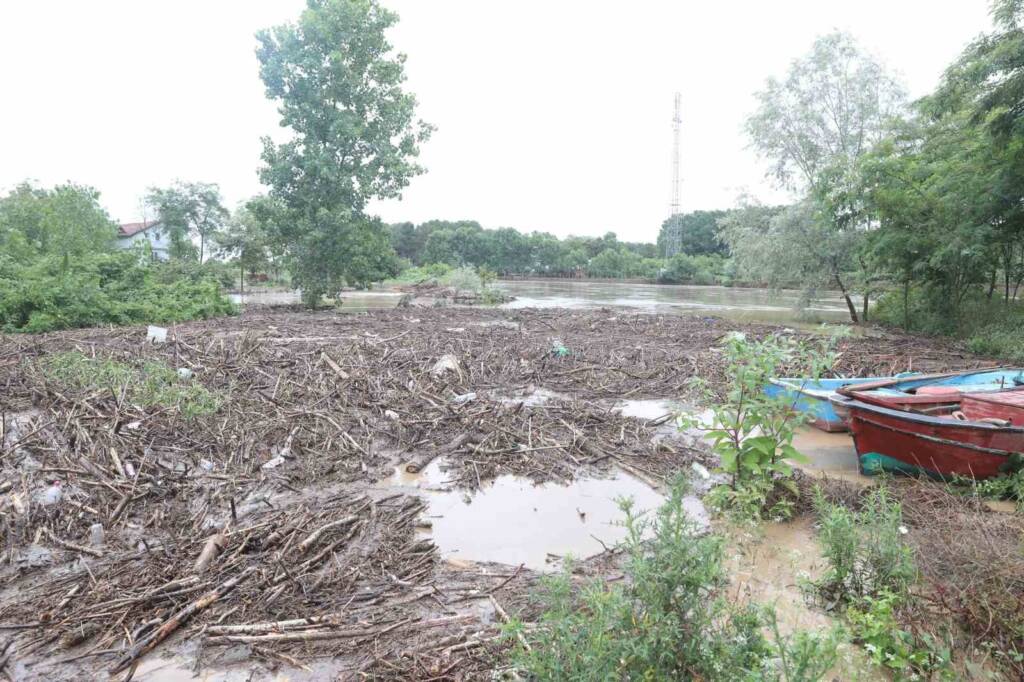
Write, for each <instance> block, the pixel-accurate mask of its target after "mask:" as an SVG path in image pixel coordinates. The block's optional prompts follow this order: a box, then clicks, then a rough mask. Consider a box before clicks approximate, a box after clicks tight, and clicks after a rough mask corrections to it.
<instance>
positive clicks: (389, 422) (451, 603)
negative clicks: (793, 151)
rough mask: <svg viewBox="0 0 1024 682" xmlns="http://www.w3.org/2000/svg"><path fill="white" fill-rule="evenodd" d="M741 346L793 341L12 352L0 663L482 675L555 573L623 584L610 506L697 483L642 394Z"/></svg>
mask: <svg viewBox="0 0 1024 682" xmlns="http://www.w3.org/2000/svg"><path fill="white" fill-rule="evenodd" d="M735 332H741V333H743V334H747V335H749V336H751V337H758V336H762V335H765V334H769V333H778V332H781V333H787V334H799V332H794V331H792V330H788V331H787V330H786V329H785V328H782V327H777V326H770V325H760V324H741V323H737V322H735V321H729V320H724V319H721V318H715V317H698V316H678V315H654V314H637V313H635V312H633V311H630V310H628V309H615V310H577V311H566V310H557V311H556V310H502V309H494V308H456V307H447V308H402V309H395V310H389V311H375V312H372V313H369V314H359V315H346V314H338V313H337V312H334V311H323V312H316V313H307V312H293V311H279V310H267V309H258V308H253V309H249V310H247V311H246V312H244V313H243V314H242V315H240V316H238V317H234V318H227V319H219V320H211V321H206V322H193V323H186V324H182V325H177V326H175V327H173V328H172V329H170V331H169V335H168V342H167V343H165V344H161V345H148V344H147V343H145V337H146V330H145V328H140V327H128V328H120V329H114V330H109V329H83V330H75V331H69V332H64V333H57V334H47V335H40V336H33V337H24V336H17V337H10V338H6V339H4V342H3V345H2V348H3V350H2V351H0V381H3V382H4V385H5V386H6V387H7V388H6V392H5V396H4V403H3V411H4V420H3V423H4V428H3V448H4V450H3V451H4V455H5V456H4V457H3V458H2V459H0V491H2V492H0V507H2V509H3V512H4V514H5V516H6V517H7V518H8V519H9V525H8V531H7V535H6V537H7V545H6V547H5V550H4V554H3V557H2V566H0V576H2V580H3V584H4V588H3V589H2V591H0V623H3V624H5V625H7V626H12V627H10V628H9V632H10V633H11V635H12V636H13V639H12V643H11V644H10V646H9V649H8V653H7V656H8V659H7V661H6V664H7V665H8V666H9V670H10V671H13V674H14V676H15V679H27V680H43V679H46V680H72V679H80V678H81V677H83V676H85V677H96V676H100V675H105V674H106V672H105V671H106V670H108V669H111V668H117V669H119V670H126V669H129V668H131V667H132V666H133V665H134V664H135V662H136V661H139V662H140V664H139V669H138V671H137V673H138V674H137V679H141V680H146V679H160V677H159V675H160V674H164V675H169V674H185V671H186V670H192V669H200V670H202V671H204V672H212V673H217V674H223V675H225V676H226V677H228V678H229V679H230V678H231V676H232V675H242V674H243V671H245V673H246V674H247V673H248V672H249V671H255V673H254V674H255V675H256V679H269V678H271V676H272V674H275V673H272V671H275V670H276V671H277V673H276V674H282V672H283V673H284V674H287V675H288V676H289V678H290V679H321V678H322V677H324V676H330V675H342V676H345V677H356V676H359V675H369V676H373V677H378V678H384V679H433V678H437V677H446V676H447V677H463V678H472V679H485V678H488V676H489V675H490V671H491V670H492V669H493V668H494V667H495V666H499V667H500V666H501V665H502V661H504V660H505V659H504V656H505V651H506V647H507V644H506V643H505V640H503V639H502V638H501V637H500V629H501V626H502V624H503V621H504V619H505V618H506V614H507V616H509V617H515V618H520V619H522V620H523V621H525V622H527V623H531V622H535V621H536V618H537V616H538V610H537V609H538V607H537V604H536V603H535V602H534V601H533V598H532V595H533V594H534V593H535V592H536V586H537V584H538V581H539V580H540V578H541V577H542V576H543V575H544V574H546V573H548V572H551V571H555V570H558V569H559V568H560V567H561V566H562V564H563V560H564V558H565V556H566V555H567V554H574V555H576V556H577V557H579V558H580V559H582V561H581V563H580V564H579V565H578V568H577V569H576V571H577V573H576V575H577V576H579V577H585V576H592V577H602V578H604V579H607V580H616V579H618V578H616V576H619V577H621V575H622V567H621V565H620V564H619V555H618V554H617V553H616V551H615V550H614V544H615V542H616V540H617V539H619V538H620V536H618V535H616V533H617V532H619V530H621V529H619V530H616V527H615V526H613V525H611V522H612V521H614V520H616V514H617V512H616V510H615V505H614V503H613V502H612V501H611V498H613V497H614V496H616V495H618V494H621V493H623V492H625V493H628V494H630V495H632V496H633V497H634V498H636V499H637V500H638V501H639V503H640V504H641V505H642V507H643V508H648V509H649V508H652V507H653V506H656V505H657V504H659V502H660V500H661V499H662V496H663V494H664V491H665V486H666V482H667V481H668V480H670V479H671V478H672V477H674V476H675V475H676V474H678V473H679V472H681V471H683V472H688V471H689V472H693V471H699V468H704V469H713V468H714V467H715V460H714V458H713V457H712V456H711V454H710V452H709V451H708V449H707V447H706V445H704V444H703V443H702V442H701V441H699V440H697V439H695V438H693V437H692V436H688V435H687V434H685V433H683V434H680V433H678V432H676V431H675V429H674V428H672V426H671V424H669V423H667V418H668V417H670V416H671V413H672V411H673V409H672V408H670V409H669V410H668V411H662V412H661V413H660V414H657V415H655V414H653V413H652V412H651V410H652V409H655V408H652V407H651V403H650V401H661V400H665V399H673V400H675V401H677V402H676V403H675V404H676V405H677V406H678V405H683V404H685V403H684V402H678V401H685V400H686V399H687V397H688V395H687V386H688V382H689V380H690V379H691V378H693V377H695V376H700V377H704V378H706V379H708V380H709V381H711V382H712V383H717V384H718V385H724V383H725V381H726V380H727V377H725V376H724V365H723V361H722V355H721V353H720V351H719V348H720V346H721V344H722V343H723V342H724V340H725V339H726V338H727V337H728V336H729V335H730V334H733V333H735ZM839 343H840V346H839V351H840V352H839V356H838V361H837V364H836V367H835V370H836V371H837V372H840V373H843V374H848V375H870V374H891V373H894V372H899V371H907V370H917V371H933V370H946V369H961V368H967V367H974V366H977V365H978V364H979V363H980V362H981V361H980V359H979V358H977V357H974V356H970V355H968V354H965V353H963V352H961V351H960V350H958V349H956V348H955V347H952V346H948V345H945V344H941V343H937V342H932V341H928V340H922V339H916V338H913V337H908V336H902V335H884V336H881V337H878V338H870V339H867V338H857V337H851V338H846V339H843V340H841V341H840V342H839ZM55 359H57V360H55ZM55 363H56V364H55ZM156 368H163V369H162V370H160V371H157V369H156ZM164 370H166V372H170V373H171V374H172V375H174V374H179V375H180V376H181V377H182V378H181V379H180V381H181V382H183V383H180V384H179V383H175V382H174V380H168V381H167V382H166V383H160V382H162V381H165V380H164V379H162V378H161V377H163V376H164ZM111 377H113V378H114V379H113V380H114V381H115V383H113V384H111V383H110V381H111ZM694 465H699V468H695V466H694ZM696 478H697V479H699V476H698V477H696ZM688 504H689V505H690V507H688V509H690V510H691V512H692V514H693V515H694V518H695V520H698V521H701V520H702V519H703V521H701V522H702V523H707V518H706V512H704V511H703V509H702V506H701V504H700V501H699V498H698V497H695V498H694V499H693V500H692V502H690V503H688ZM97 526H102V530H98V529H97ZM97 533H98V534H99V537H98V538H97ZM796 617H798V618H803V617H804V616H803V615H801V614H796ZM126 632H127V633H128V634H130V635H131V637H130V638H126V634H125V633H126ZM164 635H168V638H167V641H162V639H163V636H164ZM150 648H152V649H153V650H152V652H151V653H150V652H149V649H150ZM168 656H169V657H170V658H169V659H168V658H167V657H168ZM161 671H163V672H161ZM147 675H152V677H149V678H147ZM164 679H166V677H165V678H164Z"/></svg>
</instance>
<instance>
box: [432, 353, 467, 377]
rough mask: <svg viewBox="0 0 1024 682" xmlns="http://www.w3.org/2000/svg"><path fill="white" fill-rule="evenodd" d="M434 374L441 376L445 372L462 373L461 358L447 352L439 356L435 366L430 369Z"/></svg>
mask: <svg viewBox="0 0 1024 682" xmlns="http://www.w3.org/2000/svg"><path fill="white" fill-rule="evenodd" d="M430 371H431V373H433V375H434V376H437V377H439V376H441V375H442V374H444V373H445V372H455V373H456V374H459V375H461V374H462V367H461V366H460V365H459V359H458V358H457V357H455V356H454V355H452V354H451V353H447V354H445V355H442V356H441V357H440V358H438V360H437V362H435V363H434V368H433V369H432V370H430Z"/></svg>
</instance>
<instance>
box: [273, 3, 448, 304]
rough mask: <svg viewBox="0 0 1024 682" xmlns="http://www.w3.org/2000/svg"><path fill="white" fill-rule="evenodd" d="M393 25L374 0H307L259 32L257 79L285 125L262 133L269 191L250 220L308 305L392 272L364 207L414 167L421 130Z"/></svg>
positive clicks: (377, 227) (381, 234) (381, 235)
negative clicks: (278, 139) (284, 137)
mask: <svg viewBox="0 0 1024 682" xmlns="http://www.w3.org/2000/svg"><path fill="white" fill-rule="evenodd" d="M397 20H398V17H397V15H395V14H394V13H392V12H390V11H388V10H387V9H385V8H383V7H382V6H381V5H380V4H379V3H378V2H377V1H376V0H308V3H307V7H306V9H305V10H304V11H303V12H302V14H301V16H300V17H299V20H298V21H297V22H296V23H292V24H284V25H281V26H277V27H275V28H272V29H270V30H266V31H261V32H259V34H257V40H258V41H259V48H258V49H257V57H258V59H259V63H260V78H261V79H262V80H263V83H264V85H265V86H266V91H267V96H268V97H270V98H271V99H273V100H276V101H277V102H278V103H279V107H278V112H279V113H280V115H281V125H282V126H283V127H286V128H288V129H290V130H291V132H292V137H291V139H290V140H289V141H287V142H284V143H282V144H276V143H275V142H274V141H273V140H271V139H270V138H264V140H263V156H262V158H263V163H264V165H263V167H262V168H261V169H260V179H261V180H262V181H263V182H264V183H265V184H267V185H269V186H270V188H271V190H270V200H269V203H268V204H266V205H264V206H263V207H261V209H260V210H259V211H257V216H258V217H259V219H260V221H261V223H262V224H264V225H266V226H267V229H268V234H269V235H270V236H271V238H272V240H273V241H274V243H275V244H277V245H278V247H279V248H280V249H281V251H282V252H283V253H284V254H285V257H286V262H287V264H288V267H289V270H290V272H291V274H292V279H293V281H294V283H295V284H296V285H297V286H298V287H299V288H300V289H301V290H302V295H303V300H304V302H305V303H307V304H309V305H313V304H315V303H316V302H317V301H319V300H320V298H321V297H322V296H324V295H333V294H336V293H337V292H338V291H340V290H341V288H342V286H344V285H345V284H352V285H356V286H365V285H368V284H369V283H371V282H374V281H380V280H382V279H384V278H386V277H389V276H392V275H394V274H397V270H398V267H397V266H398V261H397V256H396V255H395V253H394V251H393V250H392V249H391V247H390V243H389V239H388V234H387V233H386V232H385V230H384V226H383V224H382V223H381V222H380V221H379V220H377V219H374V218H372V217H370V216H368V215H367V214H366V208H367V204H368V202H369V201H370V200H371V199H374V198H378V199H389V198H394V197H397V196H399V195H400V193H401V191H402V189H403V188H404V187H405V186H406V185H407V184H408V183H409V180H410V178H412V177H414V176H415V175H418V174H419V173H421V172H423V169H422V168H421V167H420V166H419V165H418V164H417V163H416V161H415V159H416V156H417V155H418V153H419V145H420V144H421V143H422V142H424V141H425V140H426V139H427V138H428V137H429V135H430V132H431V127H430V126H429V125H427V124H425V123H423V122H422V121H417V120H415V109H416V99H415V98H414V97H413V96H412V95H411V94H409V93H407V92H405V91H403V89H402V85H403V83H404V81H405V72H404V70H405V67H404V62H405V56H404V55H401V54H394V53H393V51H392V46H391V44H390V43H389V42H388V40H387V37H386V32H387V30H388V29H389V28H391V27H392V26H393V25H394V24H395V23H396V22H397Z"/></svg>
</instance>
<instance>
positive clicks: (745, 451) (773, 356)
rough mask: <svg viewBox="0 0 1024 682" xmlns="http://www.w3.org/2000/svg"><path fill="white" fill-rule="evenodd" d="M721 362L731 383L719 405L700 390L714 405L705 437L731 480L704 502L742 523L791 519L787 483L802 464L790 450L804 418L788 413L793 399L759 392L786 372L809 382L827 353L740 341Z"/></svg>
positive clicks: (791, 490)
mask: <svg viewBox="0 0 1024 682" xmlns="http://www.w3.org/2000/svg"><path fill="white" fill-rule="evenodd" d="M725 355H726V360H727V367H726V376H727V377H729V379H730V382H731V383H730V385H729V387H728V389H727V392H726V394H725V396H724V399H721V400H719V399H718V398H717V397H716V396H714V395H712V394H711V392H710V391H708V390H707V389H706V388H705V387H704V386H703V384H700V383H698V384H697V387H698V389H699V390H702V392H704V394H705V402H707V403H709V404H712V405H714V407H712V415H713V417H712V424H711V429H710V430H709V432H708V434H707V436H708V438H710V439H711V442H712V451H713V452H714V453H715V454H716V455H718V457H719V460H720V461H721V466H720V470H721V471H722V472H724V473H726V474H728V475H729V479H730V480H729V483H728V484H723V485H719V486H716V487H715V488H714V489H712V491H711V493H710V494H709V496H708V502H709V504H710V505H711V506H713V507H715V508H717V509H718V510H720V511H725V512H728V513H730V514H732V515H734V516H737V517H739V518H741V519H759V518H762V517H764V516H766V515H767V516H772V517H788V516H789V515H790V513H791V508H792V500H793V499H794V498H795V497H796V496H797V492H798V491H797V489H796V485H795V484H794V483H793V481H792V480H791V476H792V474H793V469H792V466H791V465H790V464H789V462H801V461H806V457H804V456H803V455H802V454H800V453H799V452H798V451H797V450H796V449H795V448H794V447H793V435H794V430H795V429H796V427H797V426H799V425H800V424H801V423H802V422H803V421H804V420H805V419H806V417H805V416H804V415H803V414H802V413H798V412H796V411H795V410H794V409H793V408H794V405H793V404H792V400H791V399H789V398H787V397H785V396H774V397H769V396H768V395H766V394H765V393H764V387H765V386H767V385H768V382H769V380H770V379H771V378H772V377H775V376H779V374H780V370H781V368H782V367H783V366H791V365H794V364H795V365H796V366H798V367H800V368H801V371H802V372H803V373H804V374H805V376H808V377H809V378H812V379H813V378H816V377H818V376H820V375H821V374H822V372H823V371H824V368H825V367H827V366H829V365H831V363H832V362H833V359H834V358H833V356H832V355H831V353H829V352H828V349H827V346H822V347H815V346H812V345H808V344H801V343H799V342H797V341H794V340H792V339H789V338H786V337H777V336H771V337H768V338H767V339H765V340H763V341H751V340H747V339H746V338H745V337H743V336H742V335H736V336H734V337H733V338H731V339H730V340H729V341H728V342H727V344H726V347H725ZM680 427H682V428H694V427H698V428H700V427H701V424H700V423H698V422H696V421H694V420H693V419H687V418H685V417H684V418H681V419H680ZM779 488H781V490H779ZM780 493H781V494H780Z"/></svg>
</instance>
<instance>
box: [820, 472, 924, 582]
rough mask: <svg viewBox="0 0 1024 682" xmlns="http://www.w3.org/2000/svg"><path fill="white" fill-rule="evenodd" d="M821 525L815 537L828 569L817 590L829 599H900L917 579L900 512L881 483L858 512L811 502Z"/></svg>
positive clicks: (822, 497) (836, 505)
mask: <svg viewBox="0 0 1024 682" xmlns="http://www.w3.org/2000/svg"><path fill="white" fill-rule="evenodd" d="M814 507H815V512H816V513H817V515H818V521H819V523H820V524H821V527H820V530H819V539H820V540H821V544H822V550H823V554H824V556H825V560H826V561H827V562H828V566H829V568H828V571H827V573H826V574H825V576H824V577H823V578H822V580H821V582H819V583H818V590H819V591H820V592H822V593H823V594H824V595H826V597H827V598H828V599H831V600H835V601H842V602H851V601H855V600H857V599H862V598H865V597H874V596H878V595H880V594H883V593H886V594H891V595H896V596H897V597H900V598H902V597H903V596H905V595H906V593H907V590H908V589H909V588H910V585H911V584H913V582H914V580H915V579H916V577H917V569H916V568H915V566H914V560H913V554H912V552H911V549H910V547H909V546H908V545H907V543H906V542H905V541H904V539H903V536H904V535H905V534H906V532H907V529H906V528H905V527H904V526H903V510H902V508H901V506H900V503H899V502H897V501H896V500H894V499H892V497H891V496H890V494H889V491H888V489H887V488H886V487H885V486H884V485H880V486H878V487H876V488H874V489H873V490H871V491H870V492H869V493H868V494H867V496H866V497H865V498H864V503H863V507H862V508H861V509H860V511H853V510H851V509H848V508H847V507H845V506H843V505H840V504H833V503H831V502H828V501H827V500H826V499H825V497H824V495H823V494H822V493H821V490H820V489H819V490H817V491H816V493H815V499H814Z"/></svg>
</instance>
